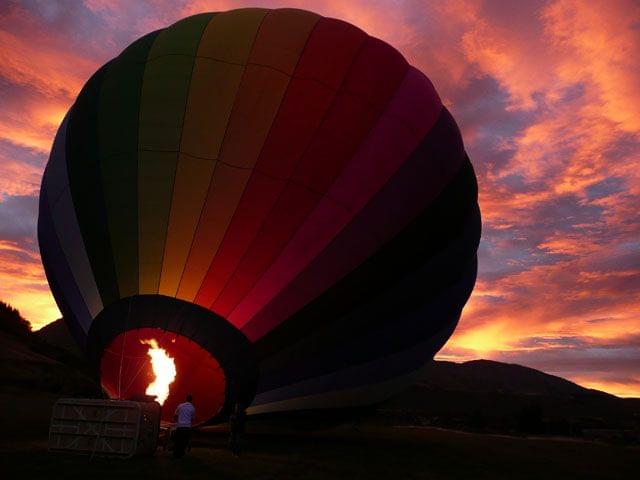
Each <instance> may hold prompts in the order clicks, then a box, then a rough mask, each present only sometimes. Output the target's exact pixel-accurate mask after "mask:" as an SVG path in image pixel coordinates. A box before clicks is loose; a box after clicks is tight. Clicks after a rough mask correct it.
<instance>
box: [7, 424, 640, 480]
mask: <svg viewBox="0 0 640 480" xmlns="http://www.w3.org/2000/svg"><path fill="white" fill-rule="evenodd" d="M32 432H33V430H32ZM8 433H9V432H6V431H5V432H4V434H3V439H2V441H1V442H0V469H1V470H2V478H7V479H9V478H11V479H13V478H28V479H31V478H48V479H49V478H65V479H75V478H77V479H83V480H86V479H90V480H98V479H103V478H104V479H123V480H124V479H140V478H154V477H155V478H194V479H200V478H202V479H204V478H207V479H214V478H230V479H235V478H252V479H331V478H349V479H352V480H356V479H369V478H389V479H394V480H396V479H405V478H406V479H454V478H473V479H541V478H545V479H555V478H558V479H567V478H580V479H596V478H597V479H617V478H637V477H636V475H637V473H638V471H640V449H639V448H638V447H621V446H614V445H606V444H597V443H589V442H581V441H573V440H561V439H548V438H545V439H535V438H517V437H507V436H494V435H478V434H469V433H461V432H455V431H447V430H439V429H434V428H411V427H366V428H361V429H356V428H353V427H336V428H331V429H327V430H322V431H314V432H295V431H278V430H276V429H274V428H273V427H269V428H260V427H254V428H250V429H249V432H248V434H247V438H246V442H245V452H244V454H243V455H242V456H241V457H240V458H235V457H233V456H232V455H231V454H230V453H229V452H228V450H227V448H226V441H227V436H226V433H225V432H224V431H223V430H221V429H218V428H211V429H208V430H207V431H204V432H200V433H198V434H197V435H196V437H195V438H194V442H193V448H192V450H191V452H190V453H189V454H188V455H187V457H185V458H184V459H181V460H174V459H172V458H171V457H170V456H169V454H168V453H167V452H164V451H161V450H159V451H158V452H157V453H156V455H155V456H153V457H147V458H136V459H133V460H110V459H104V458H88V457H82V456H70V455H54V454H50V453H48V452H47V449H46V441H45V437H46V428H45V429H43V430H42V431H41V432H40V433H41V434H40V435H37V436H36V437H33V438H28V437H31V435H22V436H19V437H20V438H18V439H16V440H12V439H11V438H10V435H9V434H8Z"/></svg>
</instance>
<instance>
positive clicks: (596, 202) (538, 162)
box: [0, 0, 640, 397]
mask: <svg viewBox="0 0 640 480" xmlns="http://www.w3.org/2000/svg"><path fill="white" fill-rule="evenodd" d="M244 6H266V7H282V6H293V7H298V8H305V9H309V10H313V11H316V12H317V13H320V14H322V15H325V16H331V17H338V18H341V19H344V20H347V21H349V22H351V23H353V24H355V25H357V26H359V27H361V28H362V29H364V30H365V31H367V32H368V33H369V34H371V35H373V36H376V37H379V38H381V39H383V40H385V41H387V42H389V43H391V44H392V45H394V46H395V47H396V48H397V49H399V50H400V51H401V52H402V53H403V54H404V55H405V56H406V57H407V59H408V60H409V62H410V63H412V64H413V65H415V66H416V67H418V68H419V69H421V70H422V71H423V72H424V73H425V74H427V76H429V77H430V78H431V80H432V81H433V83H434V84H435V86H436V88H437V90H438V91H439V93H440V95H441V97H442V99H443V101H444V103H445V104H446V105H447V107H448V108H449V109H450V110H451V111H452V113H453V115H454V117H455V118H456V120H457V122H458V124H459V126H460V128H461V130H462V133H463V137H464V140H465V145H466V148H467V151H468V152H469V156H470V158H471V160H472V162H473V164H474V166H475V169H476V173H477V175H478V181H479V185H480V206H481V209H482V215H483V237H482V242H481V245H480V250H479V276H478V282H477V284H476V288H475V291H474V293H473V295H472V297H471V300H470V301H469V303H468V304H467V306H466V308H465V310H464V313H463V316H462V319H461V321H460V325H459V327H458V329H457V331H456V333H455V334H454V336H453V337H452V338H451V340H450V341H449V343H448V344H447V346H446V347H445V348H444V349H443V350H442V351H441V352H440V354H439V356H438V358H440V359H447V360H455V361H462V360H468V359H473V358H491V359H495V360H499V361H505V362H511V363H520V364H523V365H528V366H531V367H534V368H539V369H541V370H544V371H546V372H549V373H553V374H557V375H560V376H563V377H566V378H569V379H571V380H573V381H576V382H578V383H580V384H581V385H584V386H588V387H594V388H600V389H603V390H606V391H609V392H612V393H616V394H619V395H625V396H638V397H640V215H638V210H639V209H640V3H638V2H637V0H630V1H627V2H625V1H611V0H609V1H578V0H575V1H572V0H557V1H554V0H551V1H528V2H511V1H508V0H501V1H485V2H482V1H474V0H468V1H467V0H456V1H450V2H440V1H435V0H433V1H427V0H407V1H401V0H393V1H392V0H386V1H381V0H380V1H377V0H349V1H346V0H315V1H298V0H288V1H253V2H248V1H226V2H225V1H197V0H196V1H181V0H153V1H148V2H142V1H129V0H86V1H79V0H77V1H47V0H41V1H23V2H13V1H8V2H7V1H2V2H0V299H1V300H4V301H7V302H9V303H11V304H12V305H14V306H15V307H17V308H19V309H20V311H21V312H22V314H23V315H24V316H25V317H26V318H27V319H28V320H30V321H31V323H32V325H33V327H34V328H39V327H41V326H43V325H45V324H46V323H48V322H51V321H53V320H55V319H57V318H59V316H60V314H59V312H58V310H57V307H56V306H55V303H54V301H53V297H52V296H51V294H50V292H49V288H48V285H47V282H46V279H45V277H44V273H43V269H42V265H41V262H40V256H39V253H38V246H37V240H36V220H37V205H38V189H39V185H40V179H41V175H42V172H43V169H44V165H45V163H46V161H47V157H48V153H49V149H50V147H51V143H52V140H53V136H54V134H55V131H56V129H57V127H58V125H59V123H60V121H61V120H62V117H63V116H64V114H65V112H66V111H67V109H68V108H69V107H70V105H71V104H72V102H73V100H74V99H75V97H76V95H77V94H78V92H79V90H80V88H81V87H82V85H83V84H84V82H85V81H86V80H87V79H88V77H89V76H90V75H91V74H92V73H93V72H94V71H95V70H96V69H97V68H98V67H99V66H100V65H102V64H103V63H105V62H106V61H107V60H109V59H111V58H112V57H114V56H115V55H117V54H118V53H119V52H120V51H121V50H122V49H123V48H124V47H125V46H127V45H128V44H129V43H131V42H132V41H133V40H135V39H136V38H137V37H139V36H141V35H143V34H145V33H147V32H149V31H151V30H155V29H157V28H160V27H163V26H166V25H168V24H170V23H172V22H174V21H176V20H178V19H180V18H182V17H184V16H186V15H191V14H194V13H199V12H205V11H219V10H228V9H231V8H237V7H244Z"/></svg>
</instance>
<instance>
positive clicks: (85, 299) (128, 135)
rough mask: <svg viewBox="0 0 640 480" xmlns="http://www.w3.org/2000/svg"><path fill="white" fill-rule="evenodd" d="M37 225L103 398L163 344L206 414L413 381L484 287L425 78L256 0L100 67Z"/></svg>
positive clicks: (328, 23)
mask: <svg viewBox="0 0 640 480" xmlns="http://www.w3.org/2000/svg"><path fill="white" fill-rule="evenodd" d="M38 230H39V241H40V248H41V253H42V258H43V263H44V266H45V271H46V274H47V277H48V280H49V283H50V285H51V289H52V291H53V293H54V296H55V298H56V301H57V303H58V305H59V307H60V310H61V311H62V313H63V315H64V318H65V321H66V322H67V323H68V325H69V326H70V328H71V330H72V331H73V333H74V335H75V337H76V338H77V340H78V342H79V343H80V344H81V345H83V346H84V347H85V348H86V349H87V353H88V355H89V356H90V357H91V358H92V359H93V360H94V361H95V363H96V365H97V366H99V368H100V369H101V378H102V384H103V387H104V388H105V390H106V391H107V393H108V394H109V395H112V396H115V397H122V398H132V397H134V396H137V395H141V394H143V393H144V392H143V390H144V388H145V386H146V385H148V383H149V381H151V380H152V375H153V372H152V371H151V367H150V364H149V361H148V360H147V358H146V355H145V351H144V347H145V345H146V344H144V343H141V342H142V341H144V340H148V339H149V338H151V337H153V338H154V339H155V340H156V341H157V342H158V345H159V346H160V347H162V348H163V349H165V350H166V351H167V352H168V355H169V356H170V357H171V358H173V359H174V361H175V364H176V369H177V375H176V379H175V381H174V383H172V384H171V387H170V388H171V391H170V394H169V397H168V400H167V402H168V403H167V404H166V405H167V406H166V407H165V409H164V410H165V411H164V414H163V415H164V418H165V419H169V418H170V417H171V415H172V413H173V412H172V411H171V410H172V408H173V406H174V405H175V404H177V403H178V402H179V401H182V397H183V396H184V395H186V393H193V394H194V397H195V400H194V401H195V403H196V407H197V408H198V409H199V410H200V411H201V412H203V415H201V416H200V417H199V420H200V421H204V420H207V419H209V418H215V417H217V416H218V417H222V416H224V415H225V414H226V413H228V411H229V410H230V409H231V408H232V407H233V406H234V405H235V404H236V403H238V404H240V405H241V406H244V407H246V406H249V408H250V409H249V411H250V412H253V413H260V412H270V411H277V410H290V409H300V408H318V407H332V406H346V405H358V404H363V403H371V402H374V401H377V400H380V399H382V398H385V397H386V396H388V395H390V394H391V393H393V392H395V391H397V390H398V389H399V388H401V387H402V386H404V385H407V384H408V383H409V382H410V381H411V379H412V375H413V374H415V372H417V371H418V370H419V369H420V367H421V366H423V365H424V364H425V363H426V362H428V361H429V360H430V359H431V358H432V357H433V355H434V354H435V352H437V351H438V350H439V349H440V348H441V347H442V345H443V344H444V343H445V342H446V340H447V339H448V337H449V336H450V335H451V333H452V332H453V330H454V328H455V325H456V323H457V321H458V319H459V316H460V312H461V310H462V308H463V306H464V304H465V302H466V301H467V299H468V297H469V295H470V293H471V291H472V289H473V285H474V282H475V278H476V267H477V261H476V250H477V247H478V241H479V238H480V212H479V209H478V203H477V186H476V180H475V175H474V172H473V168H472V166H471V163H470V162H469V159H468V158H467V156H466V154H465V151H464V148H463V144H462V139H461V137H460V133H459V131H458V128H457V126H456V124H455V122H454V120H453V118H452V117H451V115H450V114H449V112H448V111H447V109H446V108H445V107H443V105H442V103H441V100H440V98H439V97H438V94H437V93H436V91H435V89H434V87H433V85H432V84H431V82H430V81H429V79H428V78H427V77H426V76H425V75H424V74H423V73H421V72H420V71H418V70H417V69H416V68H414V67H412V66H410V65H409V64H408V63H407V62H406V60H405V59H404V58H403V57H402V55H401V54H400V53H399V52H398V51H396V50H395V49H394V48H392V47H391V46H389V45H388V44H386V43H384V42H382V41H381V40H379V39H376V38H373V37H371V36H369V35H367V34H366V33H365V32H363V31H362V30H360V29H358V28H356V27H354V26H353V25H350V24H348V23H346V22H343V21H340V20H336V19H331V18H324V17H321V16H319V15H316V14H314V13H311V12H307V11H302V10H294V9H278V10H267V9H261V8H249V9H240V10H232V11H228V12H223V13H206V14H200V15H195V16H192V17H188V18H186V19H184V20H181V21H179V22H177V23H175V24H174V25H171V26H170V27H167V28H165V29H162V30H159V31H156V32H153V33H150V34H148V35H146V36H144V37H142V38H141V39H139V40H137V41H136V42H134V43H133V44H131V45H130V46H129V47H127V48H126V49H125V50H124V51H123V52H122V53H121V54H120V55H119V56H118V57H116V58H114V59H113V60H111V61H110V62H108V63H107V64H106V65H104V66H103V67H102V68H100V69H99V70H98V71H97V72H96V73H95V74H94V75H93V77H91V79H89V81H88V82H87V83H86V85H85V86H84V88H83V89H82V91H81V92H80V94H79V96H78V98H77V100H76V101H75V103H74V105H73V106H72V108H71V109H70V110H69V113H68V114H67V116H66V118H65V120H64V121H63V123H62V125H61V126H60V129H59V131H58V134H57V136H56V139H55V141H54V145H53V148H52V151H51V156H50V159H49V163H48V165H47V168H46V171H45V174H44V178H43V182H42V190H41V196H40V215H39V225H38ZM141 379H142V380H141ZM143 380H144V381H143Z"/></svg>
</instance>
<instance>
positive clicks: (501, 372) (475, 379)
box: [418, 360, 613, 398]
mask: <svg viewBox="0 0 640 480" xmlns="http://www.w3.org/2000/svg"><path fill="white" fill-rule="evenodd" d="M418 385H419V386H421V387H425V388H434V389H440V390H447V391H451V392H455V391H460V392H474V393H489V392H491V393H502V394H517V395H533V396H536V395H541V396H551V397H559V398H560V397H564V398H573V397H576V396H580V395H599V396H602V397H613V395H610V394H608V393H605V392H601V391H599V390H592V389H587V388H584V387H581V386H580V385H577V384H575V383H573V382H570V381H569V380H566V379H564V378H561V377H557V376H555V375H550V374H548V373H544V372H541V371H539V370H535V369H533V368H529V367H523V366H522V365H516V364H510V363H501V362H495V361H493V360H471V361H469V362H464V363H454V362H444V361H434V362H432V363H430V364H429V365H427V366H426V367H425V369H424V371H423V374H422V376H421V379H420V381H419V382H418Z"/></svg>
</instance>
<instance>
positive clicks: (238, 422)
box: [229, 403, 246, 457]
mask: <svg viewBox="0 0 640 480" xmlns="http://www.w3.org/2000/svg"><path fill="white" fill-rule="evenodd" d="M245 420H246V414H245V413H244V410H243V409H241V408H240V404H238V403H236V404H235V408H234V409H233V413H232V414H231V416H230V417H229V428H230V431H231V435H230V437H229V448H230V449H231V451H232V452H233V454H234V455H235V456H236V457H239V456H240V452H241V450H242V437H243V436H244V425H245Z"/></svg>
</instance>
